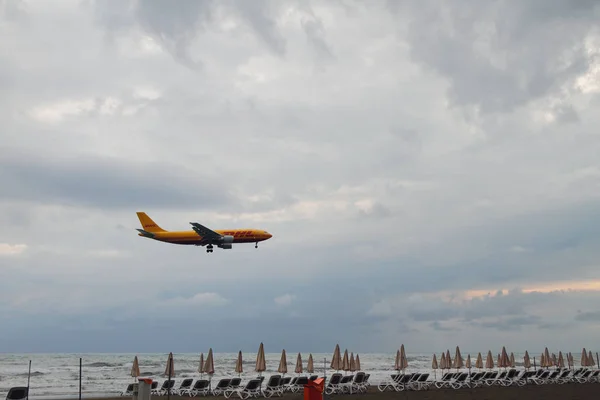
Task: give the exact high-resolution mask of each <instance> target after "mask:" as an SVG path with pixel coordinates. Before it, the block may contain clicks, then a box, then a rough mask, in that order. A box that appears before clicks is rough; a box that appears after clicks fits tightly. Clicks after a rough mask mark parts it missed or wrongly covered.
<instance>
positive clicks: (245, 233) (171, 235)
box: [138, 229, 271, 245]
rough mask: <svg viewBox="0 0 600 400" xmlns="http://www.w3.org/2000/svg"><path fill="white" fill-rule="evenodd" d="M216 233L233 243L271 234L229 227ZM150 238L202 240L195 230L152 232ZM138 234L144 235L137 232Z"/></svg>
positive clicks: (192, 242)
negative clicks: (230, 238)
mask: <svg viewBox="0 0 600 400" xmlns="http://www.w3.org/2000/svg"><path fill="white" fill-rule="evenodd" d="M215 232H217V233H218V234H221V235H228V236H233V243H256V242H262V241H264V240H267V239H270V238H271V234H269V233H268V232H265V231H263V230H259V229H230V230H215ZM152 234H153V235H154V237H153V238H152V239H155V240H158V241H161V242H167V243H173V244H193V245H197V244H200V243H201V242H202V237H201V236H200V235H198V234H197V233H196V232H195V231H171V232H152ZM138 236H145V235H144V234H142V233H138Z"/></svg>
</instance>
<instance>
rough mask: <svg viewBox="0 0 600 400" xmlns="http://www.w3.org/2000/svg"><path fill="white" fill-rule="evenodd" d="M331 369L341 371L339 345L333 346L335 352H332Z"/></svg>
mask: <svg viewBox="0 0 600 400" xmlns="http://www.w3.org/2000/svg"><path fill="white" fill-rule="evenodd" d="M330 367H331V369H334V370H336V371H339V370H341V369H342V356H341V354H340V345H339V344H336V345H335V350H334V351H333V356H332V357H331V366H330Z"/></svg>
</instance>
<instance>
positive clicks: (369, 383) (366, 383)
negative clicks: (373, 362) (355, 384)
mask: <svg viewBox="0 0 600 400" xmlns="http://www.w3.org/2000/svg"><path fill="white" fill-rule="evenodd" d="M370 377H371V374H366V375H365V383H364V385H365V386H366V387H367V389H368V388H369V387H371V382H369V378H370Z"/></svg>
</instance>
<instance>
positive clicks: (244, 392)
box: [225, 379, 262, 399]
mask: <svg viewBox="0 0 600 400" xmlns="http://www.w3.org/2000/svg"><path fill="white" fill-rule="evenodd" d="M261 385H262V380H260V379H250V380H249V381H248V382H246V386H243V387H242V386H237V387H235V388H227V389H226V390H225V397H226V398H230V397H231V396H233V395H237V396H238V397H239V398H240V399H247V398H249V397H259V396H260V394H261V393H260V387H261Z"/></svg>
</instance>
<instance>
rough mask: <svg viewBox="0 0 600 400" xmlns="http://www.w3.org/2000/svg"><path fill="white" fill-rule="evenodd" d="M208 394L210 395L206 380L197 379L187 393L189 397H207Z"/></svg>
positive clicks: (208, 383)
mask: <svg viewBox="0 0 600 400" xmlns="http://www.w3.org/2000/svg"><path fill="white" fill-rule="evenodd" d="M208 394H210V382H209V381H208V379H198V380H197V381H196V383H194V386H192V389H191V390H190V391H189V392H188V395H189V396H190V397H196V396H207V395H208Z"/></svg>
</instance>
